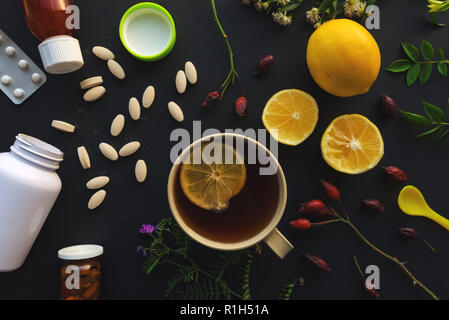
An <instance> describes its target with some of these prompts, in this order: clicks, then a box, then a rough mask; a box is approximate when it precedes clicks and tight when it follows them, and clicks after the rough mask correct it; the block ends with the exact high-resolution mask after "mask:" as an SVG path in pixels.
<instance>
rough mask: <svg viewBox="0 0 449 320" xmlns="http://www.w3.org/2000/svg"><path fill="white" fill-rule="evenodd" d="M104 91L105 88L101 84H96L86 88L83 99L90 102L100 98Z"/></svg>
mask: <svg viewBox="0 0 449 320" xmlns="http://www.w3.org/2000/svg"><path fill="white" fill-rule="evenodd" d="M105 93H106V89H105V87H103V86H98V87H94V88H91V89H89V90H87V92H86V93H85V94H84V96H83V99H84V101H87V102H92V101H95V100H98V99H100V98H101V97H102V96H103V95H104V94H105Z"/></svg>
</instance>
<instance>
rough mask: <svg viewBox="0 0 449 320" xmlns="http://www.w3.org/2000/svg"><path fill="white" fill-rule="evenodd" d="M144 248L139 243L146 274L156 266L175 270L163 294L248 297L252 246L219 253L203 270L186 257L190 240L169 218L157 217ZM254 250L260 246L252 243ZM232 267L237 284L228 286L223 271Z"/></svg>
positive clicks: (191, 296) (180, 296)
mask: <svg viewBox="0 0 449 320" xmlns="http://www.w3.org/2000/svg"><path fill="white" fill-rule="evenodd" d="M148 235H149V237H150V242H149V244H148V246H147V247H143V246H139V251H141V252H143V254H144V255H145V256H146V259H145V261H144V263H143V265H142V268H143V270H144V272H145V273H146V274H147V275H150V274H151V273H152V272H153V271H154V269H155V268H156V267H157V266H160V265H163V264H168V265H171V266H173V267H175V268H174V269H175V273H174V274H173V275H172V276H171V277H170V279H169V280H168V281H167V287H166V291H165V296H166V297H174V298H178V299H196V300H204V299H250V298H251V294H250V285H249V283H250V280H249V275H250V270H251V266H252V263H253V260H254V251H255V249H254V248H249V249H245V250H240V251H232V252H219V253H218V254H217V256H216V258H215V259H212V262H211V263H210V267H209V268H208V269H207V270H206V269H203V268H202V267H200V265H199V264H198V263H197V262H196V261H195V260H194V259H192V258H191V257H190V256H189V251H190V246H191V243H190V242H191V240H190V238H189V237H188V236H187V235H186V234H185V232H184V231H183V230H182V229H181V228H180V227H179V225H177V224H176V223H175V222H174V221H173V220H172V219H171V218H164V219H161V220H160V221H159V222H158V224H157V228H156V230H155V231H154V232H151V233H149V234H148ZM256 249H258V250H259V249H260V248H259V247H258V246H256ZM230 267H234V268H235V269H236V272H237V273H238V277H237V280H238V281H237V283H236V284H235V287H237V289H233V288H231V286H230V285H229V284H228V282H227V281H226V279H225V273H226V272H227V271H228V269H230Z"/></svg>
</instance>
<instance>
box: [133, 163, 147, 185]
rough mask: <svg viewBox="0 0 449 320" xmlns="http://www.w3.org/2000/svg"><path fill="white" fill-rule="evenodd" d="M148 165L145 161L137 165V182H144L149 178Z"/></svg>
mask: <svg viewBox="0 0 449 320" xmlns="http://www.w3.org/2000/svg"><path fill="white" fill-rule="evenodd" d="M147 172H148V170H147V165H146V163H145V161H143V160H139V161H137V163H136V168H135V174H136V179H137V182H140V183H142V182H144V181H145V179H146V178H147Z"/></svg>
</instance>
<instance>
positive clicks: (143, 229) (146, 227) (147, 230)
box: [139, 224, 155, 234]
mask: <svg viewBox="0 0 449 320" xmlns="http://www.w3.org/2000/svg"><path fill="white" fill-rule="evenodd" d="M154 229H155V227H154V226H153V225H152V224H143V225H142V227H141V228H140V229H139V232H140V233H143V234H150V233H152V232H153V231H154Z"/></svg>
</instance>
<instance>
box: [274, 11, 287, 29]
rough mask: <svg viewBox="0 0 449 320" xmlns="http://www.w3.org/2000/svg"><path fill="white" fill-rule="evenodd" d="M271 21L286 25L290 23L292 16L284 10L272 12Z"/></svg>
mask: <svg viewBox="0 0 449 320" xmlns="http://www.w3.org/2000/svg"><path fill="white" fill-rule="evenodd" d="M272 16H273V21H274V22H275V23H277V24H279V25H281V26H288V25H290V24H291V23H292V17H291V16H289V15H287V13H286V12H273V13H272Z"/></svg>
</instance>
